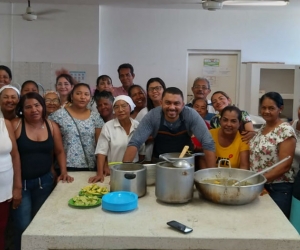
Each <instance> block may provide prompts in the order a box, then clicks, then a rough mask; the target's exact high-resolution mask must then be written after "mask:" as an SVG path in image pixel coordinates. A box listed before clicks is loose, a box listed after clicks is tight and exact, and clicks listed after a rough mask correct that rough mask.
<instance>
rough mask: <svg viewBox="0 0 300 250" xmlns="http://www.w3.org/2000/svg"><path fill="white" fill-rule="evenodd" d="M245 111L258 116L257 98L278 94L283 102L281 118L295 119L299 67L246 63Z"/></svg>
mask: <svg viewBox="0 0 300 250" xmlns="http://www.w3.org/2000/svg"><path fill="white" fill-rule="evenodd" d="M244 91H245V110H247V111H248V112H249V113H250V114H253V115H259V98H260V97H261V96H262V95H263V94H264V93H267V92H271V91H274V92H278V93H279V94H281V96H282V98H283V101H284V110H283V112H282V114H281V115H282V118H287V119H288V120H293V119H297V113H298V112H297V111H298V107H299V104H300V67H299V66H298V65H286V64H261V63H246V77H245V86H244Z"/></svg>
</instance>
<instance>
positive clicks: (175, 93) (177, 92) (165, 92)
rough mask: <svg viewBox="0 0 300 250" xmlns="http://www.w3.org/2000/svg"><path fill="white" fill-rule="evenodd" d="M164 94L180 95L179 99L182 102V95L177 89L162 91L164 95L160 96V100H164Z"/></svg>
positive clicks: (170, 88) (171, 88)
mask: <svg viewBox="0 0 300 250" xmlns="http://www.w3.org/2000/svg"><path fill="white" fill-rule="evenodd" d="M166 94H172V95H180V96H181V98H182V100H184V98H183V93H182V91H181V90H180V89H179V88H176V87H169V88H166V89H165V91H164V93H163V94H162V98H164V96H165V95H166Z"/></svg>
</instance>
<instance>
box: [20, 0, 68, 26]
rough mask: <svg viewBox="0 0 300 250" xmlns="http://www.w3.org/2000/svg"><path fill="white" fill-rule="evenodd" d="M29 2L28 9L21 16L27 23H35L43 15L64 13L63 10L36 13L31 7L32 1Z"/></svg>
mask: <svg viewBox="0 0 300 250" xmlns="http://www.w3.org/2000/svg"><path fill="white" fill-rule="evenodd" d="M27 2H28V6H27V8H26V12H25V13H24V14H22V15H21V16H22V18H23V19H24V20H26V21H34V20H36V19H37V18H38V16H39V17H40V16H42V15H47V14H52V13H58V12H63V11H62V10H58V9H48V10H45V11H40V12H34V11H32V9H31V6H30V0H28V1H27Z"/></svg>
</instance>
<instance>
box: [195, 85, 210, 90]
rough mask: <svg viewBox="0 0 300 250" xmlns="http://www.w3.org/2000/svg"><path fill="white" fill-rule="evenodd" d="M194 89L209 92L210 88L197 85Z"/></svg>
mask: <svg viewBox="0 0 300 250" xmlns="http://www.w3.org/2000/svg"><path fill="white" fill-rule="evenodd" d="M193 89H202V90H207V89H208V87H206V86H199V85H196V86H194V87H193Z"/></svg>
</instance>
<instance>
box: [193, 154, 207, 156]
mask: <svg viewBox="0 0 300 250" xmlns="http://www.w3.org/2000/svg"><path fill="white" fill-rule="evenodd" d="M192 155H193V156H204V155H205V154H204V153H193V154H192Z"/></svg>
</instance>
